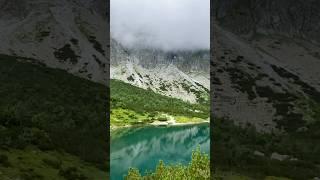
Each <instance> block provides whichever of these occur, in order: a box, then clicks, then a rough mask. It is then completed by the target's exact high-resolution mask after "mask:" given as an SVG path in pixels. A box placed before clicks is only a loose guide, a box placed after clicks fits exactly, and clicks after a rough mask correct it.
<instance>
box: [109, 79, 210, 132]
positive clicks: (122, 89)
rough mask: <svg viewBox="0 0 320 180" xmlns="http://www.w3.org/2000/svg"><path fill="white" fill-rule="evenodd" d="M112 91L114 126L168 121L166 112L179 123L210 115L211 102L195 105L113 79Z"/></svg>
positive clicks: (202, 118)
mask: <svg viewBox="0 0 320 180" xmlns="http://www.w3.org/2000/svg"><path fill="white" fill-rule="evenodd" d="M110 93H111V124H112V125H118V126H121V125H127V124H137V123H150V122H152V121H154V120H160V121H166V120H167V119H166V118H167V117H165V116H163V114H167V115H170V116H172V117H174V118H175V120H176V121H177V122H197V121H201V120H204V119H207V118H208V117H209V103H208V102H205V103H202V104H191V103H188V102H185V101H182V100H179V99H176V98H171V97H167V96H163V95H160V94H157V93H155V92H153V91H152V90H145V89H142V88H138V87H135V86H132V85H130V84H127V83H124V82H121V81H119V80H111V82H110Z"/></svg>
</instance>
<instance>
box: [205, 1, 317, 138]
mask: <svg viewBox="0 0 320 180" xmlns="http://www.w3.org/2000/svg"><path fill="white" fill-rule="evenodd" d="M217 2H218V1H217ZM245 2H246V3H249V2H251V3H252V2H255V3H257V4H256V5H255V9H254V10H252V9H251V8H250V7H251V6H250V4H245V3H244V1H241V0H233V1H231V0H230V1H220V3H221V4H220V7H219V8H218V9H217V11H216V15H217V17H216V21H215V22H214V31H215V33H214V42H215V43H214V45H213V47H214V48H215V54H214V55H215V57H214V59H213V61H212V68H211V69H212V71H213V72H212V77H211V78H212V81H211V82H212V91H213V93H214V96H213V99H212V101H213V102H212V106H213V108H214V109H213V112H214V116H218V117H227V118H229V119H232V120H235V123H236V124H239V125H242V126H246V125H247V124H251V125H254V126H255V127H256V128H257V129H258V130H259V131H264V132H271V131H275V132H277V131H286V132H299V131H305V130H307V129H308V127H309V126H312V124H313V123H314V122H315V121H317V119H318V117H319V113H318V112H319V107H320V106H319V105H320V84H319V82H320V76H319V73H318V69H319V68H320V56H319V53H320V46H319V45H318V44H317V41H318V39H317V38H318V37H317V35H318V34H316V33H315V32H316V31H317V29H318V27H319V26H318V25H319V24H318V23H319V22H316V21H315V20H316V18H318V19H319V17H318V16H317V15H316V14H317V13H318V11H317V12H314V11H313V10H311V9H313V8H315V7H317V5H318V2H317V1H310V2H309V1H305V4H303V5H302V4H301V3H300V1H285V0H282V1H268V2H267V1H263V0H261V1H245ZM290 2H292V3H290ZM242 3H244V4H242ZM298 5H302V6H298ZM280 7H282V8H280ZM283 7H285V9H283ZM298 7H299V8H302V9H304V8H306V9H305V10H302V9H299V10H298V9H297V8H298ZM307 7H309V8H311V9H310V10H309V9H308V8H307ZM293 9H295V11H293V12H294V14H290V12H291V11H292V10H293ZM306 13H315V17H313V16H310V15H308V16H307V17H308V18H306V19H305V24H304V23H303V21H302V20H301V19H300V16H302V15H303V14H306ZM251 15H252V16H254V17H251ZM291 16H294V17H295V16H297V17H296V18H293V17H291ZM290 18H293V19H291V20H290ZM276 19H278V20H277V21H278V23H276V24H274V23H275V22H274V21H276ZM303 24H304V27H303V28H302V27H301V26H302V25H303Z"/></svg>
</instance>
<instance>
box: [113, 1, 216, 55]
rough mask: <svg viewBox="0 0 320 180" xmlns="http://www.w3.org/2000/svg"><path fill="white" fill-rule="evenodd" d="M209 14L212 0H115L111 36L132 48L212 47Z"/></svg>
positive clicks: (174, 48) (184, 48)
mask: <svg viewBox="0 0 320 180" xmlns="http://www.w3.org/2000/svg"><path fill="white" fill-rule="evenodd" d="M209 15H210V2H209V0H203V1H201V3H199V1H197V0H175V1H172V0H171V1H169V0H153V1H149V0H136V1H130V0H114V1H112V2H111V36H112V37H113V38H115V39H116V40H117V41H119V42H120V43H121V44H123V45H124V46H127V47H129V48H130V47H143V48H145V47H152V48H156V49H162V50H177V49H178V50H181V49H183V50H190V49H209V47H210V46H209V45H210V38H209V37H210V16H209Z"/></svg>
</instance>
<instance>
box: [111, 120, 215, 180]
mask: <svg viewBox="0 0 320 180" xmlns="http://www.w3.org/2000/svg"><path fill="white" fill-rule="evenodd" d="M197 146H200V148H201V151H204V152H206V153H208V154H209V147H210V131H209V124H201V125H190V126H176V127H144V128H130V129H122V130H118V131H117V132H115V133H113V134H112V135H111V154H110V159H111V167H110V168H111V180H118V179H119V180H120V179H123V175H125V174H126V173H127V172H128V169H129V167H136V168H138V169H139V170H140V172H141V173H144V172H145V171H146V170H154V169H155V167H156V165H157V164H158V162H159V160H160V159H161V160H163V161H164V162H165V163H166V164H168V163H169V164H172V163H174V164H177V163H181V164H188V163H189V161H190V158H191V153H192V150H194V149H196V147H197Z"/></svg>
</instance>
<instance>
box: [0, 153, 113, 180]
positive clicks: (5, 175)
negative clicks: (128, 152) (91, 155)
mask: <svg viewBox="0 0 320 180" xmlns="http://www.w3.org/2000/svg"><path fill="white" fill-rule="evenodd" d="M4 159H6V160H5V162H4ZM0 171H1V174H0V179H3V180H9V179H26V180H29V179H30V180H33V179H43V180H52V179H66V180H89V179H105V178H106V177H107V173H106V172H105V171H103V170H100V169H98V168H96V167H94V166H93V165H92V164H90V163H87V162H84V161H82V160H80V159H79V158H78V157H76V156H72V155H70V154H67V153H62V152H57V151H39V150H38V149H36V148H26V149H23V150H17V149H10V150H0Z"/></svg>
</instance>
